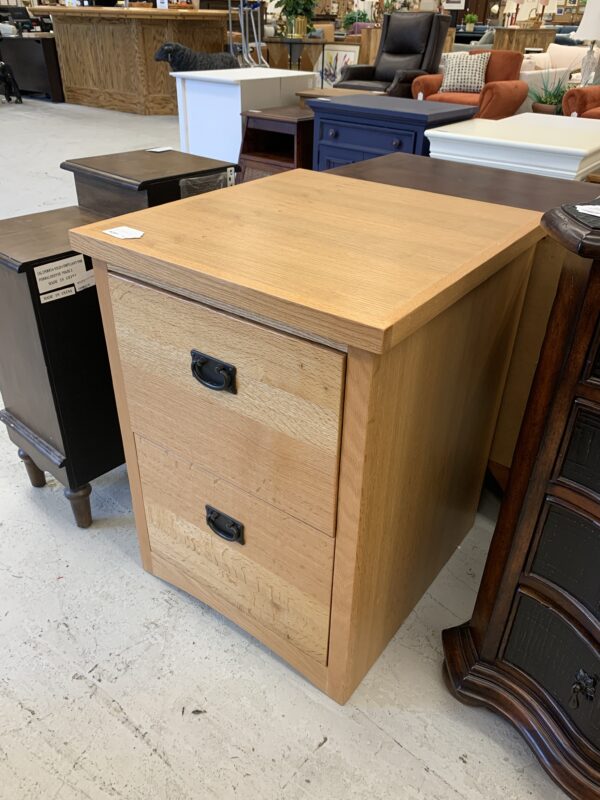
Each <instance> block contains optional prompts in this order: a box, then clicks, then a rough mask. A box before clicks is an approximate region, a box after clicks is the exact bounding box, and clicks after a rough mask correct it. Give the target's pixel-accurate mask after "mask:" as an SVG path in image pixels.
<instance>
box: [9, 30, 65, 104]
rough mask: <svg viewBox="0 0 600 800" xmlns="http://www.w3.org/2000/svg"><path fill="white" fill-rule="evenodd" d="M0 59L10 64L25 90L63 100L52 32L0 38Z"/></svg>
mask: <svg viewBox="0 0 600 800" xmlns="http://www.w3.org/2000/svg"><path fill="white" fill-rule="evenodd" d="M0 61H6V62H7V63H8V64H10V66H11V68H12V71H13V72H14V75H15V80H16V81H17V85H18V86H19V89H20V90H21V91H22V92H33V93H35V94H44V95H46V96H47V97H49V98H50V100H52V102H53V103H63V102H64V99H65V97H64V94H63V87H62V79H61V75H60V67H59V65H58V56H57V53H56V42H55V40H54V36H53V34H51V33H38V34H37V35H35V36H32V35H29V36H26V37H21V36H10V37H4V38H2V39H0Z"/></svg>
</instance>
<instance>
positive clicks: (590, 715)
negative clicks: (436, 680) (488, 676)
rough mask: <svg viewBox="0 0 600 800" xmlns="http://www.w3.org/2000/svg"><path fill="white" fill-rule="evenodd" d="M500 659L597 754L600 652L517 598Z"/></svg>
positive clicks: (547, 611)
mask: <svg viewBox="0 0 600 800" xmlns="http://www.w3.org/2000/svg"><path fill="white" fill-rule="evenodd" d="M504 660H505V661H508V662H509V663H510V664H513V665H514V666H515V667H518V668H519V669H521V670H523V672H525V673H526V674H527V675H529V676H530V677H531V678H533V680H534V681H536V683H538V684H539V685H540V686H541V687H542V688H543V689H545V690H546V691H547V692H548V693H549V694H550V695H551V696H552V697H553V698H554V700H555V701H556V703H557V704H558V705H559V706H560V707H561V708H562V710H563V711H564V712H565V713H566V714H567V716H568V717H569V718H570V719H571V720H572V722H573V724H574V725H575V727H576V728H578V729H579V731H580V732H581V733H582V734H583V735H584V736H585V738H586V739H587V740H588V741H589V742H590V743H591V744H592V745H593V746H594V747H596V748H598V749H599V750H600V653H599V652H598V646H597V644H596V646H595V647H594V646H593V645H592V644H591V643H590V642H589V641H588V640H586V639H584V638H583V636H581V635H580V633H579V632H578V631H577V630H576V629H575V628H574V627H572V626H571V625H569V623H568V622H566V621H565V620H564V619H563V618H562V617H561V616H560V615H559V614H557V613H556V612H555V611H553V610H552V609H551V608H548V607H547V606H544V605H542V604H541V603H538V602H537V601H536V600H534V599H532V598H531V597H528V596H526V595H522V596H521V597H520V598H519V600H518V606H517V611H516V614H515V618H514V621H513V624H512V629H511V632H510V635H509V638H508V642H507V645H506V649H505V651H504Z"/></svg>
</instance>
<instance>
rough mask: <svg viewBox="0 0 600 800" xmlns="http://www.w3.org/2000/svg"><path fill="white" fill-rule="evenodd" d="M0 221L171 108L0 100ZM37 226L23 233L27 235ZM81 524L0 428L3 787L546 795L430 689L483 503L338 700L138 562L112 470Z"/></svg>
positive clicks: (526, 764)
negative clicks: (148, 113) (38, 483)
mask: <svg viewBox="0 0 600 800" xmlns="http://www.w3.org/2000/svg"><path fill="white" fill-rule="evenodd" d="M0 135H1V142H2V147H1V154H2V169H1V172H0V217H4V216H13V215H16V214H20V213H27V212H33V211H36V210H41V209H46V208H52V207H55V206H60V205H63V204H69V203H73V202H75V194H74V191H73V188H72V179H71V176H70V175H69V174H68V173H66V172H62V171H61V170H60V169H59V168H58V165H59V163H60V162H61V160H63V159H65V158H68V157H76V156H84V155H91V154H96V153H102V152H115V151H121V150H127V149H134V148H138V147H149V146H153V145H175V146H176V144H177V127H176V121H175V120H174V119H173V118H164V117H163V118H160V117H137V116H134V115H128V114H117V113H113V112H107V111H96V110H93V109H85V108H79V107H74V106H67V105H59V106H52V105H50V104H47V103H42V102H36V101H31V100H29V101H26V103H25V104H24V105H23V106H21V107H19V106H7V105H0ZM32 235H35V233H34V231H32ZM92 497H93V503H92V506H93V513H94V517H95V523H94V526H93V527H92V528H91V529H89V530H88V531H80V530H78V529H77V528H75V527H74V525H73V523H72V520H71V516H70V510H69V508H68V507H67V503H66V501H65V500H64V498H63V497H62V491H61V487H60V486H58V485H57V484H56V482H55V481H53V480H50V482H49V484H48V486H47V487H46V488H45V489H37V490H36V489H33V488H31V486H30V485H29V484H28V481H27V479H26V476H25V472H24V470H23V469H22V467H21V466H20V464H19V463H18V461H17V458H16V452H15V449H14V447H13V446H12V445H11V444H10V442H9V441H8V439H7V437H6V436H5V434H4V432H3V431H2V432H0V798H2V800H4V799H6V800H80V799H82V798H90V799H93V800H112V799H113V798H124V799H125V800H142V799H143V800H150V798H152V800H196V799H197V798H242V799H243V800H255V798H256V799H257V800H259V799H260V800H337V799H338V798H339V799H340V800H342V799H343V800H383V799H384V798H394V800H417V798H418V799H419V800H458V798H469V800H471V798H473V800H474V799H475V798H486V800H523V798H539V799H540V800H559V799H560V798H562V797H563V795H562V793H561V792H560V791H559V790H558V789H557V788H555V787H554V785H553V784H552V783H551V782H550V781H549V779H548V778H547V777H546V776H545V773H544V772H543V771H542V769H541V768H540V767H539V765H538V764H537V762H536V761H535V759H534V758H533V756H532V755H531V753H530V751H529V750H528V749H527V747H526V746H525V744H524V743H523V741H522V740H521V738H520V737H519V736H518V735H517V734H516V733H515V732H514V731H513V730H512V728H510V727H509V726H508V725H507V724H506V723H504V722H503V721H501V720H500V719H499V718H497V717H495V716H493V715H492V714H490V713H488V712H486V711H484V710H481V709H473V708H467V707H464V706H461V705H460V704H458V703H457V702H456V701H454V700H453V699H452V698H451V697H450V695H449V694H448V692H447V691H446V689H445V688H444V685H443V682H442V677H441V658H442V653H441V646H440V631H441V630H442V629H443V628H444V627H447V626H450V625H454V624H457V623H460V622H463V621H464V620H466V619H467V618H468V617H469V615H470V612H471V610H472V607H473V602H474V598H475V594H476V590H477V586H478V582H479V578H480V575H481V571H482V568H483V563H484V559H485V553H486V549H487V547H488V545H489V541H490V537H491V532H492V529H493V521H494V518H495V514H496V511H497V508H496V504H495V502H494V500H493V499H492V498H491V497H489V496H486V497H485V498H484V502H483V504H482V508H481V510H480V514H479V515H478V518H477V523H476V525H475V527H474V529H473V530H472V532H471V533H470V534H469V536H468V537H467V539H466V540H465V542H464V544H463V546H462V547H461V548H459V550H458V551H457V552H456V554H455V555H454V557H453V558H452V560H451V561H450V563H449V564H448V565H447V566H446V568H445V569H444V570H443V572H442V573H441V574H440V576H439V577H438V579H437V580H436V581H435V583H434V584H433V586H432V587H431V589H430V591H429V592H428V593H427V594H426V595H425V597H423V599H422V600H421V602H420V603H419V605H418V606H417V608H416V609H415V611H414V612H413V614H411V616H410V617H409V619H408V620H407V621H406V622H405V624H404V625H403V626H402V628H401V630H400V631H399V632H398V634H397V635H396V636H395V637H394V639H393V640H392V642H391V643H390V645H389V646H388V648H387V649H386V651H385V652H384V653H383V655H382V656H381V658H380V659H379V661H378V662H377V664H376V665H375V666H374V667H373V669H372V670H371V671H370V673H369V674H368V675H367V677H366V678H365V680H364V681H363V683H362V685H361V686H360V687H359V688H358V690H357V691H356V692H355V694H354V696H353V697H352V699H351V701H350V702H349V703H348V704H347V705H346V706H345V707H343V708H342V707H340V706H338V705H336V704H335V703H333V702H332V701H330V700H329V699H328V698H326V697H324V696H323V695H322V694H320V693H319V692H318V691H316V690H315V689H314V688H312V687H311V686H310V685H309V684H308V683H306V681H304V680H303V679H302V678H301V677H299V676H298V675H296V674H295V673H294V672H293V671H292V670H291V669H289V668H288V667H287V666H286V665H285V664H284V663H283V662H282V661H281V660H279V659H278V658H277V657H275V656H274V655H273V654H272V653H270V652H269V651H267V650H266V649H265V648H263V647H262V646H261V645H259V644H258V643H257V642H256V641H254V640H253V639H252V638H250V637H249V636H247V635H246V634H244V633H243V632H242V631H240V630H239V629H238V628H236V627H235V626H234V625H232V624H230V623H229V622H227V620H225V619H223V618H222V617H221V616H219V615H218V614H215V613H214V612H212V611H211V610H210V609H208V608H206V607H205V606H203V605H202V604H200V603H198V602H197V601H195V600H193V599H192V598H190V597H189V596H187V595H185V594H183V593H182V592H179V591H177V590H175V589H172V588H171V587H169V586H168V585H166V584H164V583H162V582H161V581H159V580H158V579H156V578H153V577H152V576H150V575H148V574H147V573H145V572H144V571H143V570H142V569H141V567H140V564H139V558H138V554H137V546H136V538H135V530H134V525H133V518H132V514H131V506H130V499H129V490H128V486H127V479H126V475H125V472H124V470H117V471H115V472H114V473H112V474H111V475H108V476H105V477H104V478H103V479H101V480H99V481H96V482H95V485H94V492H93V495H92Z"/></svg>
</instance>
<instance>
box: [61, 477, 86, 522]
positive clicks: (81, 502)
mask: <svg viewBox="0 0 600 800" xmlns="http://www.w3.org/2000/svg"><path fill="white" fill-rule="evenodd" d="M91 493H92V487H91V486H90V485H89V483H86V484H85V486H82V487H81V488H80V489H69V488H67V489H65V497H66V498H67V500H68V501H69V503H71V510H72V511H73V516H74V517H75V522H76V523H77V527H78V528H89V527H90V525H91V524H92V509H91V507H90V494H91Z"/></svg>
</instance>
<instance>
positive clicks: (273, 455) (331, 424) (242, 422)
mask: <svg viewBox="0 0 600 800" xmlns="http://www.w3.org/2000/svg"><path fill="white" fill-rule="evenodd" d="M109 284H110V292H111V299H112V305H113V313H114V319H115V328H116V333H117V341H118V346H119V354H120V358H121V363H122V368H123V375H124V382H125V393H126V396H127V402H128V407H129V416H130V419H131V426H132V428H133V430H134V431H136V432H137V433H140V434H142V435H143V436H146V437H147V438H149V439H151V440H153V441H155V442H157V443H159V444H163V445H164V446H166V447H169V448H171V449H174V450H176V451H178V452H179V453H181V454H182V455H184V456H185V457H187V458H188V459H189V460H190V461H192V462H194V463H197V464H199V465H201V466H204V467H205V468H207V469H209V470H210V471H211V472H213V473H215V474H216V475H219V476H220V477H222V478H225V479H226V480H229V481H231V482H233V483H235V484H236V485H237V486H239V487H240V488H242V489H244V490H245V491H246V492H249V493H250V494H253V495H256V496H257V497H259V498H260V499H261V500H264V501H265V502H267V503H271V504H272V505H274V506H277V507H278V508H280V509H282V510H284V511H286V512H287V513H289V514H291V515H292V516H294V517H296V518H297V519H299V520H302V521H303V522H306V523H308V524H309V525H312V526H313V527H315V528H318V529H319V530H321V531H323V532H325V533H327V534H329V535H333V534H334V530H335V508H336V499H337V479H338V459H339V437H340V417H341V403H342V395H343V381H344V368H345V355H344V354H343V353H339V352H337V351H335V350H331V349H330V348H327V347H322V346H320V345H317V344H313V343H311V342H307V341H305V340H303V339H298V338H296V337H293V336H288V335H286V334H284V333H279V332H277V331H274V330H271V329H269V328H266V327H263V326H262V325H256V324H254V323H252V322H248V321H246V320H242V319H239V318H237V317H234V316H231V315H229V314H224V313H221V312H218V311H214V310H213V309H210V308H206V307H205V306H203V305H200V304H199V303H195V302H192V301H190V300H185V299H183V298H180V297H174V296H173V295H170V294H167V293H166V292H162V291H159V290H157V289H152V288H148V287H145V286H141V285H139V284H136V283H133V282H131V281H128V280H125V279H123V278H118V277H115V276H114V275H111V276H110V278H109ZM192 350H194V351H199V352H200V353H203V354H206V355H207V356H210V357H212V358H214V359H218V361H219V362H223V363H224V364H226V365H229V366H233V367H235V388H236V393H232V392H230V391H218V390H214V389H210V388H207V386H206V385H203V383H201V382H200V380H198V379H197V377H195V376H194V374H193V372H192V356H191V351H192ZM195 369H196V374H197V376H198V378H200V379H202V380H207V381H208V382H209V383H215V384H219V383H220V384H222V383H223V380H224V379H225V377H226V373H224V372H219V368H218V365H217V369H216V371H215V370H213V369H211V364H210V363H209V364H208V365H204V366H203V367H199V365H198V364H196V367H195Z"/></svg>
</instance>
